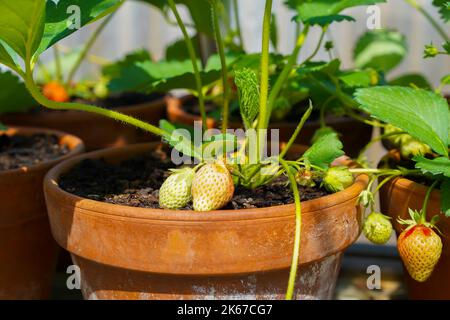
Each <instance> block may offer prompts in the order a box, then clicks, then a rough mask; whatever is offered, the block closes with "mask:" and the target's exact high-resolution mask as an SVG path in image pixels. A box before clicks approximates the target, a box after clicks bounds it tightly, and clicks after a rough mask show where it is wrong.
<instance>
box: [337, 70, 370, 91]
mask: <svg viewBox="0 0 450 320" xmlns="http://www.w3.org/2000/svg"><path fill="white" fill-rule="evenodd" d="M374 72H375V71H374V70H355V71H346V72H343V73H341V74H340V75H339V77H338V78H339V80H341V81H342V82H344V83H345V85H346V86H347V87H351V88H357V87H368V86H370V85H371V84H372V80H373V73H374ZM375 73H376V72H375Z"/></svg>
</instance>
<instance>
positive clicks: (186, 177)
mask: <svg viewBox="0 0 450 320" xmlns="http://www.w3.org/2000/svg"><path fill="white" fill-rule="evenodd" d="M171 171H172V172H173V173H172V174H171V175H170V176H169V177H168V178H167V179H166V181H164V183H163V184H162V186H161V188H160V189H159V206H160V207H161V208H165V209H180V208H183V207H185V206H186V205H187V204H188V203H189V201H191V199H192V195H191V187H192V181H193V179H194V175H195V171H194V169H192V168H183V169H172V170H171Z"/></svg>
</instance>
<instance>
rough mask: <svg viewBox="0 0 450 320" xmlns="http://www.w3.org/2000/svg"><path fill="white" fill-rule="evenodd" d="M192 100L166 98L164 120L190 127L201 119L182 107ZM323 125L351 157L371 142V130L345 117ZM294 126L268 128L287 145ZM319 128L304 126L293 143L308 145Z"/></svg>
mask: <svg viewBox="0 0 450 320" xmlns="http://www.w3.org/2000/svg"><path fill="white" fill-rule="evenodd" d="M191 99H192V97H191V96H187V97H183V98H176V97H173V96H169V97H167V98H166V100H167V118H168V119H169V120H170V121H171V122H173V123H180V124H185V125H193V123H194V121H201V118H200V116H198V115H195V114H192V113H188V112H187V111H186V110H185V109H184V108H183V103H185V102H187V101H189V100H191ZM298 121H300V119H298ZM326 123H327V125H329V126H330V127H332V128H334V129H335V130H336V131H337V132H339V133H340V134H341V140H342V143H343V144H344V150H345V152H346V154H347V155H348V156H350V157H356V156H358V154H359V152H360V151H361V149H362V148H363V147H364V146H365V145H366V144H367V143H369V141H370V140H371V139H372V131H373V128H372V126H370V125H367V124H364V123H362V122H360V121H356V120H354V119H351V118H346V117H327V119H326ZM297 124H298V123H296V122H275V123H272V124H271V125H270V126H269V129H279V130H280V141H288V140H289V139H290V137H291V136H292V134H293V133H294V131H295V128H296V127H297ZM218 125H219V124H218V123H217V122H216V120H214V119H212V118H208V119H207V127H208V128H217V127H218ZM229 127H230V128H233V129H236V128H241V127H242V124H241V123H240V122H231V123H230V124H229ZM319 128H320V123H319V121H318V120H315V121H308V122H306V124H305V125H304V127H303V129H302V131H301V133H300V135H299V137H298V139H297V141H296V143H298V144H302V145H309V144H310V143H311V139H312V138H313V136H314V133H315V132H316V131H317V129H319Z"/></svg>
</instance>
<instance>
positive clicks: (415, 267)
mask: <svg viewBox="0 0 450 320" xmlns="http://www.w3.org/2000/svg"><path fill="white" fill-rule="evenodd" d="M410 215H411V220H399V223H402V224H406V225H407V226H408V227H407V228H406V229H405V230H404V231H403V232H402V233H401V234H400V236H399V237H398V239H397V248H398V252H399V253H400V257H401V258H402V260H403V263H404V264H405V267H406V269H407V270H408V273H409V274H410V276H411V277H412V278H413V279H414V280H416V281H419V282H425V281H427V280H428V278H429V277H430V276H431V274H432V273H433V270H434V268H435V267H436V264H437V263H438V262H439V259H440V257H441V254H442V240H441V238H440V237H439V235H438V234H437V233H436V232H435V231H434V230H433V229H435V228H436V227H435V225H434V223H435V222H434V221H432V222H426V221H425V218H424V215H425V214H424V213H423V212H420V213H419V212H414V211H412V210H411V211H410ZM389 219H390V218H389V217H386V216H385V215H383V214H381V213H378V212H373V213H371V214H369V215H368V216H367V218H366V220H365V222H364V227H363V233H364V235H365V236H366V237H367V239H369V240H370V241H372V242H373V243H376V244H385V243H386V242H388V241H389V239H390V237H391V234H392V230H393V228H392V224H391V222H390V220H389Z"/></svg>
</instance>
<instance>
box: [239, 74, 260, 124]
mask: <svg viewBox="0 0 450 320" xmlns="http://www.w3.org/2000/svg"><path fill="white" fill-rule="evenodd" d="M234 82H235V84H236V86H237V89H238V99H239V106H240V111H241V116H242V120H243V121H244V124H245V127H246V129H249V128H251V127H252V124H253V121H255V119H256V116H257V115H258V113H259V83H258V76H257V74H256V72H255V71H253V70H251V69H248V68H245V69H241V70H236V71H235V73H234Z"/></svg>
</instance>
